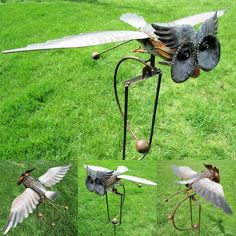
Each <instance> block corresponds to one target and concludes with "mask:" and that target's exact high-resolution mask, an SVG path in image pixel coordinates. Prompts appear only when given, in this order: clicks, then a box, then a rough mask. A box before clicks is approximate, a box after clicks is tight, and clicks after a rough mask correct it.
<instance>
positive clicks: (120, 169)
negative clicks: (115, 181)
mask: <svg viewBox="0 0 236 236" xmlns="http://www.w3.org/2000/svg"><path fill="white" fill-rule="evenodd" d="M126 171H128V168H127V167H126V166H118V167H117V170H116V171H114V173H113V174H114V175H115V176H118V175H121V174H123V173H125V172H126Z"/></svg>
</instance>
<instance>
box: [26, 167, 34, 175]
mask: <svg viewBox="0 0 236 236" xmlns="http://www.w3.org/2000/svg"><path fill="white" fill-rule="evenodd" d="M33 170H35V168H33V169H30V170H27V171H26V172H25V174H27V173H30V172H32V171H33Z"/></svg>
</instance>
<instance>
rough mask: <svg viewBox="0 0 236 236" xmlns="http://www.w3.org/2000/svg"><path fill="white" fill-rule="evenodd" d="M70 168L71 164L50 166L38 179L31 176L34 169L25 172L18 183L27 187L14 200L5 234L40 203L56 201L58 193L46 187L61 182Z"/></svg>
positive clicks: (4, 230)
mask: <svg viewBox="0 0 236 236" xmlns="http://www.w3.org/2000/svg"><path fill="white" fill-rule="evenodd" d="M69 168H70V165H66V166H58V167H53V168H50V169H48V171H47V172H46V173H44V174H43V175H42V176H40V177H39V178H38V179H35V178H34V177H33V176H31V172H32V171H33V170H34V169H31V170H27V171H26V172H25V173H23V174H22V175H21V176H20V178H19V180H18V182H17V184H18V185H20V184H21V183H23V184H24V186H25V188H26V189H25V191H24V192H23V193H22V194H20V195H19V196H18V197H16V198H15V199H14V201H13V202H12V206H11V210H10V215H9V218H8V222H7V224H6V225H5V227H4V228H3V230H2V231H3V234H7V233H8V231H9V230H10V229H11V228H15V227H16V225H17V224H18V223H21V222H22V221H23V220H24V219H25V218H27V217H28V216H29V214H30V213H32V212H33V210H34V209H35V208H36V207H38V205H39V204H40V203H42V202H45V201H47V202H49V203H52V202H53V201H55V199H56V198H57V193H56V192H54V191H47V189H46V187H52V186H53V185H55V184H57V183H58V182H60V181H61V180H62V179H63V177H64V176H65V175H66V173H67V171H68V170H69ZM52 205H54V204H52Z"/></svg>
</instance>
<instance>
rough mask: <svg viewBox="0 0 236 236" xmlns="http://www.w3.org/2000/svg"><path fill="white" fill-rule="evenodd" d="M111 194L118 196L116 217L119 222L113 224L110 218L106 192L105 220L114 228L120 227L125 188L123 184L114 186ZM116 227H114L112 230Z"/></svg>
mask: <svg viewBox="0 0 236 236" xmlns="http://www.w3.org/2000/svg"><path fill="white" fill-rule="evenodd" d="M118 188H122V191H121V192H120V191H118ZM112 192H113V193H115V194H116V195H118V196H120V206H119V213H118V214H117V215H116V216H119V221H118V222H117V223H115V224H114V222H113V220H114V218H113V219H112V220H111V218H110V208H109V198H108V193H107V192H106V193H105V195H106V208H107V218H108V221H109V222H110V223H112V224H113V225H115V226H120V225H121V223H122V210H123V205H124V201H125V186H124V185H123V184H117V185H116V186H114V187H113V189H112ZM115 229H116V227H114V230H115Z"/></svg>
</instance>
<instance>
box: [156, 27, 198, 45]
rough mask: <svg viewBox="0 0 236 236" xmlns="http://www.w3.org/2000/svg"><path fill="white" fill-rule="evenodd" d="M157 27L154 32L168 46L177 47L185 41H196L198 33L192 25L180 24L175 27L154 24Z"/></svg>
mask: <svg viewBox="0 0 236 236" xmlns="http://www.w3.org/2000/svg"><path fill="white" fill-rule="evenodd" d="M152 27H153V28H154V29H155V32H154V34H156V35H157V37H158V39H159V40H160V41H161V42H163V43H164V44H165V46H166V47H169V48H171V49H177V48H178V47H179V46H180V45H181V44H183V43H185V42H194V41H195V37H196V33H195V30H194V28H193V27H192V26H190V25H180V26H175V27H166V26H160V25H157V24H152Z"/></svg>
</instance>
